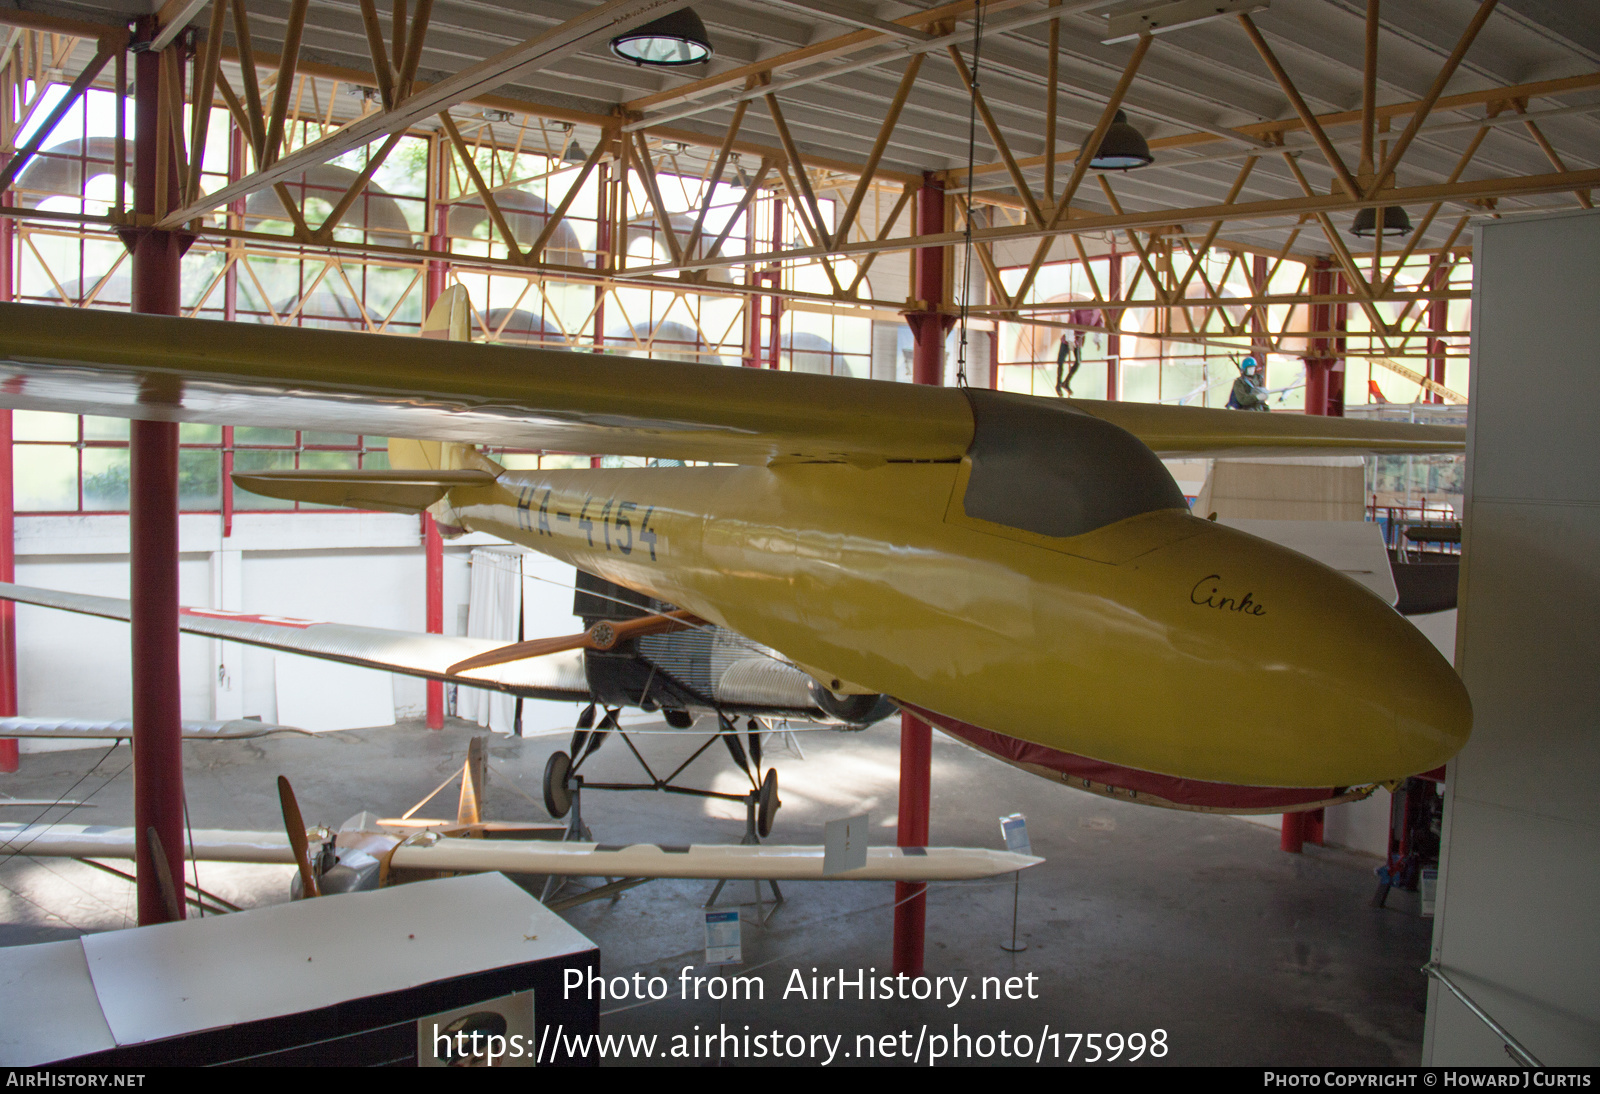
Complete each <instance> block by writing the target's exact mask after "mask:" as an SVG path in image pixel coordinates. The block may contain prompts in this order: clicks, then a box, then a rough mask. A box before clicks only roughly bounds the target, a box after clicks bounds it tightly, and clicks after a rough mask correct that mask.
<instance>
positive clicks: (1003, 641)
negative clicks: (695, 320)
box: [0, 300, 1472, 812]
mask: <svg viewBox="0 0 1600 1094" xmlns="http://www.w3.org/2000/svg"><path fill="white" fill-rule="evenodd" d="M441 308H442V309H446V310H447V311H448V312H450V313H451V314H453V313H454V312H455V311H460V310H462V309H460V308H459V307H458V306H457V305H456V304H454V303H451V302H449V301H448V300H442V301H441ZM439 315H440V312H439V311H437V310H436V313H435V316H431V317H430V323H431V324H433V325H435V326H439V325H441V323H449V322H450V321H449V320H448V319H443V320H441V319H438V318H436V317H437V316H439ZM453 325H456V326H459V325H460V322H459V321H455V322H454V324H453ZM0 405H4V406H11V407H18V408H27V409H37V410H54V411H65V412H69V413H78V414H97V415H110V416H122V417H133V418H145V419H158V420H168V421H204V422H227V423H233V424H238V425H261V426H276V427H295V428H305V429H331V430H343V431H350V430H360V431H362V432H364V433H368V434H378V435H389V436H391V437H396V438H416V439H417V440H396V441H392V442H391V446H390V463H391V467H392V469H391V470H387V471H299V472H259V473H254V474H250V475H241V476H238V477H237V481H238V482H239V483H240V484H241V485H243V486H245V487H246V488H248V489H250V490H253V491H256V492H258V493H263V494H271V495H273V496H277V497H283V498H294V499H299V500H303V501H314V502H323V503H334V504H343V505H353V506H359V507H364V508H377V509H387V510H394V511H401V512H421V511H423V510H431V511H433V512H434V514H435V516H436V517H437V518H438V519H439V520H440V522H441V524H443V525H446V526H451V527H457V528H463V529H474V530H481V531H485V532H489V533H492V534H495V535H498V536H500V537H502V538H504V539H507V540H510V541H512V542H515V543H520V544H523V545H525V546H527V547H530V548H533V549H535V550H538V551H542V552H544V553H546V554H549V555H552V556H554V557H556V558H558V559H560V560H562V561H564V562H568V563H570V564H572V565H574V566H575V567H577V568H578V569H579V570H582V571H585V572H587V573H590V574H594V575H596V576H598V577H601V578H604V579H605V580H607V581H611V582H614V583H616V584H618V585H621V586H624V587H626V588H628V589H632V590H636V591H637V592H639V593H641V594H644V595H647V596H649V597H652V598H654V599H655V600H657V601H659V602H661V603H662V604H664V605H671V606H672V607H673V611H671V612H666V611H664V612H661V613H657V614H655V615H653V616H651V617H648V619H646V620H642V621H641V625H642V626H644V627H652V626H653V627H658V628H660V630H662V631H666V630H670V629H672V628H675V627H680V626H685V625H690V624H691V617H692V621H706V622H709V623H711V624H714V625H716V626H719V627H724V628H727V629H728V630H730V631H732V632H735V633H737V634H741V635H744V636H746V637H747V638H749V639H751V640H753V641H755V642H757V643H760V644H762V645H764V646H767V647H770V648H772V649H774V650H777V651H779V652H781V653H782V654H783V655H784V656H785V657H786V658H788V659H789V660H790V661H791V662H792V663H793V664H794V665H796V666H798V667H799V668H800V669H801V670H802V671H803V672H804V673H806V674H807V675H808V676H810V677H811V678H812V679H813V680H815V681H816V682H817V683H818V684H819V685H821V687H822V688H823V689H825V690H826V691H827V692H829V693H831V694H833V695H835V696H845V697H848V696H878V695H883V696H888V697H890V698H892V699H893V701H894V702H895V703H896V704H898V705H899V706H901V707H902V708H903V709H905V710H908V711H910V712H912V713H913V714H915V715H916V716H918V717H921V718H924V719H926V720H927V721H929V722H931V723H932V724H934V725H936V726H938V727H940V728H941V729H944V730H946V731H947V732H950V733H952V734H954V735H955V736H957V737H960V738H961V739H963V740H965V741H967V742H968V743H970V744H973V745H975V746H976V747H978V748H980V749H982V750H984V751H986V752H989V753H991V754H993V755H997V756H1000V757H1001V758H1003V759H1006V760H1008V761H1009V762H1012V763H1015V764H1017V765H1018V766H1021V767H1023V768H1025V769H1027V770H1031V771H1035V772H1036V773H1039V774H1044V775H1047V776H1049V777H1052V778H1056V779H1059V780H1061V781H1064V782H1067V783H1069V784H1070V785H1074V786H1080V787H1082V788H1085V789H1089V790H1093V791H1096V792H1100V793H1106V794H1112V795H1115V796H1119V797H1124V798H1131V799H1134V800H1138V801H1146V802H1151V803H1153V804H1165V805H1177V806H1180V807H1187V808H1201V809H1215V810H1221V811H1228V812H1241V811H1248V810H1250V809H1255V810H1258V811H1271V812H1278V811H1284V810H1288V809H1295V808H1310V807H1315V806H1318V805H1323V804H1328V803H1329V802H1333V801H1340V800H1346V799H1347V798H1349V797H1351V796H1353V795H1359V794H1361V793H1363V792H1365V788H1370V787H1372V786H1375V785H1377V784H1380V783H1383V782H1386V781H1390V780H1395V779H1400V778H1404V777H1405V776H1407V775H1410V774H1414V773H1416V772H1419V771H1427V770H1431V769H1433V768H1435V767H1438V766H1439V765H1440V764H1442V763H1444V762H1445V761H1446V760H1448V759H1449V758H1450V757H1451V756H1453V755H1454V754H1455V753H1456V752H1457V751H1458V750H1459V749H1460V748H1461V747H1462V745H1463V744H1465V742H1466V740H1467V735H1468V733H1469V731H1470V727H1471V718H1472V714H1471V707H1470V704H1469V702H1468V698H1467V694H1466V691H1465V689H1464V688H1463V686H1462V684H1461V681H1460V679H1459V678H1458V677H1457V676H1456V674H1455V672H1454V671H1453V669H1452V668H1451V666H1450V665H1449V664H1448V663H1447V662H1446V661H1445V660H1444V658H1443V657H1441V656H1440V655H1439V653H1438V652H1437V651H1436V650H1435V649H1434V648H1433V647H1432V645H1431V644H1430V643H1429V642H1428V641H1427V639H1426V638H1424V637H1423V636H1422V635H1421V634H1420V633H1419V632H1418V631H1417V630H1416V629H1415V628H1414V627H1413V626H1411V624H1410V623H1408V622H1407V621H1406V620H1405V619H1403V618H1402V617H1401V616H1399V615H1398V614H1396V613H1395V612H1394V610H1393V609H1392V608H1391V607H1390V606H1389V605H1388V604H1385V603H1384V602H1382V601H1381V600H1379V599H1378V598H1376V597H1375V596H1373V595H1372V594H1371V593H1370V592H1368V591H1367V590H1366V589H1364V588H1362V587H1361V586H1359V585H1357V584H1356V583H1354V582H1352V581H1350V580H1349V579H1347V578H1345V577H1343V576H1342V575H1340V574H1338V573H1335V572H1333V571H1331V570H1329V569H1327V568H1326V567H1324V566H1321V565H1319V564H1317V563H1315V562H1313V561H1311V560H1310V559H1308V558H1306V557H1304V556H1302V555H1299V554H1296V553H1295V552H1293V551H1290V550H1287V549H1285V548H1282V547H1279V546H1277V545H1275V544H1272V543H1269V542H1266V541H1264V540H1261V539H1258V538H1255V537H1253V536H1250V535H1248V534H1245V533H1243V532H1239V531H1236V530H1234V529H1230V528H1227V527H1224V526H1221V525H1218V524H1216V523H1214V522H1211V521H1207V520H1204V519H1201V518H1198V517H1196V516H1193V515H1191V514H1190V513H1189V511H1188V508H1187V505H1186V503H1185V499H1184V497H1183V495H1182V493H1181V492H1180V491H1179V490H1178V488H1177V486H1176V484H1175V483H1174V482H1173V480H1172V477H1171V475H1170V474H1169V473H1168V472H1167V470H1166V468H1165V467H1164V466H1163V465H1162V463H1161V457H1162V456H1227V455H1268V454H1295V453H1301V454H1304V453H1305V452H1307V451H1313V452H1316V451H1320V452H1324V453H1327V452H1336V453H1361V452H1369V453H1370V452H1423V453H1427V452H1455V451H1459V450H1460V449H1461V448H1462V446H1463V444H1464V434H1463V431H1462V430H1460V429H1454V428H1450V427H1429V426H1414V425H1409V424H1396V423H1388V422H1366V421H1347V420H1343V419H1337V418H1318V417H1307V416H1302V415H1289V414H1242V413H1238V412H1232V411H1225V410H1209V409H1202V408H1195V407H1175V406H1158V405H1147V404H1137V403H1100V402H1091V401H1085V400H1075V399H1037V398H1030V397H1026V396H1021V395H1012V394H1006V393H1001V392H996V391H979V390H971V389H966V388H962V389H946V388H936V387H926V386H917V385H908V384H894V383H881V382H875V381H866V380H853V379H846V378H835V377H822V376H813V375H806V374H800V373H787V372H768V371H762V370H755V369H739V368H726V367H720V366H713V365H692V364H683V363H678V362H668V361H644V360H637V359H630V358H623V357H613V356H607V355H599V354H575V353H562V352H554V351H544V350H535V349H525V348H513V347H502V346H483V345H473V344H465V343H461V342H458V341H449V340H445V341H424V340H419V339H405V338H387V339H379V338H373V337H369V336H364V335H360V334H349V333H342V332H333V331H322V330H310V329H293V328H287V327H272V326H255V325H248V324H227V325H225V326H224V325H222V324H218V323H210V322H203V321H198V320H189V319H173V318H164V317H154V316H144V315H118V314H111V313H101V312H93V311H79V312H74V313H73V314H72V321H71V322H70V323H63V322H62V312H61V311H60V310H58V309H53V308H44V307H34V306H27V305H0ZM476 444H486V445H504V446H519V447H524V448H530V449H538V450H549V451H561V452H590V453H606V454H617V455H624V456H646V457H657V458H662V459H672V460H682V461H701V462H703V463H706V464H709V466H682V467H647V468H602V469H592V470H589V469H586V470H527V471H511V470H507V469H505V468H503V467H501V466H500V465H499V464H497V463H496V462H495V461H494V460H492V459H490V458H489V457H488V456H486V455H484V454H483V453H482V452H480V451H479V450H478V449H477V448H475V447H474V445H476ZM14 593H15V591H14V590H13V592H12V594H11V595H14ZM218 636H219V637H232V636H231V635H220V634H219V635H218ZM603 639H604V636H603V635H599V636H597V635H595V634H593V633H592V632H586V635H585V636H577V640H575V641H574V642H573V643H572V645H571V648H580V647H583V646H586V645H590V646H592V645H594V644H596V643H597V642H599V641H602V640H603ZM308 652H309V651H308ZM552 652H554V651H553V650H552V649H551V648H550V647H549V646H548V645H545V646H541V647H539V648H537V649H535V648H531V647H530V646H528V645H521V644H512V645H509V646H506V647H505V648H503V649H501V650H498V651H484V652H483V653H482V654H480V655H477V656H474V657H473V658H472V659H471V660H470V662H467V663H463V662H454V663H451V664H445V665H437V666H432V667H429V668H427V669H426V670H425V671H422V673H421V674H423V675H436V676H439V677H440V678H455V677H456V676H458V675H459V676H461V677H463V678H469V677H471V676H472V675H473V674H474V673H476V672H481V671H485V670H488V669H491V668H496V667H500V668H504V669H507V670H513V669H514V670H515V671H519V672H538V671H540V670H539V669H538V668H537V667H535V666H537V665H538V663H539V662H538V661H537V660H529V658H530V656H531V655H534V654H543V655H548V654H550V653H552ZM345 659H350V658H348V657H347V658H345ZM390 660H391V661H393V660H394V659H390ZM383 667H391V668H396V669H397V670H399V671H405V670H404V669H400V668H399V666H398V665H396V664H392V663H391V664H388V665H386V666H383ZM411 671H418V667H414V668H413V669H411Z"/></svg>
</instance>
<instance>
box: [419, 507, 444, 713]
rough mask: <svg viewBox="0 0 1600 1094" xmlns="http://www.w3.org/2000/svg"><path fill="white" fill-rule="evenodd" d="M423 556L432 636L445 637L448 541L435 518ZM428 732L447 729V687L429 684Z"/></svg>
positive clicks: (427, 517)
mask: <svg viewBox="0 0 1600 1094" xmlns="http://www.w3.org/2000/svg"><path fill="white" fill-rule="evenodd" d="M422 542H423V554H424V556H425V557H426V559H427V574H426V576H425V577H424V583H425V584H426V586H427V597H428V609H427V611H428V633H429V634H443V633H444V539H443V538H442V537H441V536H440V535H439V524H438V522H437V521H435V520H434V519H433V514H431V513H424V514H422ZM428 728H429V729H443V728H444V683H443V682H442V681H439V680H429V681H428Z"/></svg>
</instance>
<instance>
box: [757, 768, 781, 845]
mask: <svg viewBox="0 0 1600 1094" xmlns="http://www.w3.org/2000/svg"><path fill="white" fill-rule="evenodd" d="M782 804H783V803H782V802H781V801H779V800H778V769H777V768H775V767H769V768H767V777H766V778H764V779H762V780H761V796H760V797H759V798H757V799H756V833H757V834H758V835H760V837H761V838H762V839H766V838H767V837H768V836H770V835H772V821H773V818H774V817H776V816H777V815H778V807H779V806H780V805H782Z"/></svg>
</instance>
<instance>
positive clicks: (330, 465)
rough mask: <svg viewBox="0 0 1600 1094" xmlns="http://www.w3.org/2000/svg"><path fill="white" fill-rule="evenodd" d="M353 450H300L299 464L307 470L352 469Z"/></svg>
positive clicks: (354, 458)
mask: <svg viewBox="0 0 1600 1094" xmlns="http://www.w3.org/2000/svg"><path fill="white" fill-rule="evenodd" d="M356 455H357V454H356V453H354V452H302V453H300V466H301V467H302V468H304V469H306V470H307V471H354V470H355V469H356Z"/></svg>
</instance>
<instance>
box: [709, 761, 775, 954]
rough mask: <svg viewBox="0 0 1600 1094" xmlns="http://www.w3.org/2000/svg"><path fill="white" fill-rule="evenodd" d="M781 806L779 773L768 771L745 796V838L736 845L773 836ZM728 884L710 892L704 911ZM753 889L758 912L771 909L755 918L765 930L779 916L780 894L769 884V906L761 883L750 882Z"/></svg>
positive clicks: (722, 881) (752, 842) (772, 882)
mask: <svg viewBox="0 0 1600 1094" xmlns="http://www.w3.org/2000/svg"><path fill="white" fill-rule="evenodd" d="M782 804H783V803H782V802H781V801H779V800H778V769H777V768H775V767H769V768H767V775H766V778H764V779H762V780H761V787H760V788H759V789H757V790H752V791H750V793H748V794H746V795H745V796H744V838H743V839H741V840H740V841H739V843H740V844H741V845H743V846H752V847H753V846H759V845H760V843H761V841H762V840H763V839H765V838H766V837H767V836H769V835H771V834H772V821H773V818H774V817H776V816H777V814H778V807H779V806H780V805H782ZM727 884H728V880H727V879H726V878H723V879H722V880H721V881H719V882H717V887H716V888H715V889H712V890H711V895H710V896H709V897H707V898H706V902H705V904H704V905H703V907H706V908H710V907H713V906H714V905H715V904H716V903H717V897H718V896H720V895H721V894H722V888H723V886H725V885H727ZM751 884H752V885H754V886H755V889H756V899H755V900H754V902H753V903H754V904H755V906H756V908H757V909H761V908H764V907H765V906H766V905H767V904H768V903H771V905H772V908H771V910H770V911H768V912H767V913H766V914H765V915H759V913H758V918H759V921H760V923H761V925H762V926H763V927H764V926H766V925H767V923H768V922H769V921H770V920H771V919H772V917H773V916H774V915H776V914H777V912H778V907H779V905H781V904H782V903H783V890H782V889H780V888H778V883H777V882H776V881H772V880H770V879H769V880H768V881H767V884H768V885H770V886H772V900H771V901H770V902H769V901H768V900H767V899H766V898H765V897H763V896H762V895H761V882H759V881H752V882H751Z"/></svg>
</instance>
